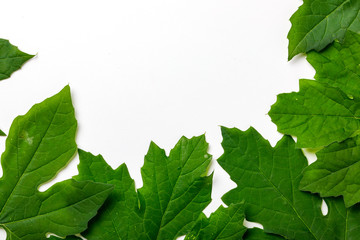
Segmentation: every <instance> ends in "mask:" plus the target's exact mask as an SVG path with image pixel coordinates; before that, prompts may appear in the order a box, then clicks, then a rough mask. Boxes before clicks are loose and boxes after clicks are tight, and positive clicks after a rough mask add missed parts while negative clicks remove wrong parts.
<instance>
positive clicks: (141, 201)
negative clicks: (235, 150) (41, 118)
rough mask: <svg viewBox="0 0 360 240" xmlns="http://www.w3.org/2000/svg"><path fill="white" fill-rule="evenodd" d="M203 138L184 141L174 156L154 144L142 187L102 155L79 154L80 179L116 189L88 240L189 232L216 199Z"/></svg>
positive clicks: (123, 168) (173, 235)
mask: <svg viewBox="0 0 360 240" xmlns="http://www.w3.org/2000/svg"><path fill="white" fill-rule="evenodd" d="M207 149H208V144H207V143H206V141H205V137H204V136H200V137H195V138H192V139H187V138H185V137H183V138H181V139H180V141H179V142H178V143H177V144H176V146H175V147H174V149H172V150H171V152H170V155H169V157H167V156H166V154H165V151H164V150H162V149H160V148H159V147H158V146H157V145H155V144H154V143H153V142H152V143H151V144H150V149H149V151H148V153H147V155H146V156H145V162H144V166H143V167H142V169H141V174H142V178H143V187H142V188H140V189H138V192H137V193H136V191H135V186H134V181H133V180H132V179H131V178H130V175H129V172H128V170H127V168H126V166H125V165H124V164H123V165H121V166H120V167H118V168H117V169H116V170H113V169H111V167H110V166H108V165H107V164H106V162H105V161H104V159H103V158H102V157H101V156H96V157H95V156H93V155H91V154H90V153H86V152H84V151H79V155H80V164H79V167H78V169H79V175H78V176H76V177H75V179H77V180H93V181H96V182H103V183H110V184H113V185H114V186H115V190H114V192H113V193H112V194H111V195H110V197H109V198H108V200H107V201H106V203H105V204H104V207H103V208H102V209H101V211H100V213H99V214H98V215H97V216H96V218H94V220H93V221H91V223H90V224H89V228H88V230H87V231H86V232H85V233H84V234H83V235H84V236H85V237H86V238H87V239H89V240H94V239H107V240H111V239H114V240H117V239H122V240H126V239H134V240H135V239H166V240H170V239H176V238H177V237H179V236H181V235H185V234H187V233H188V231H190V229H191V228H192V226H193V225H194V223H195V221H196V220H197V219H198V217H199V215H200V214H201V212H202V210H203V209H204V208H205V207H206V206H207V205H208V204H209V202H210V199H211V196H210V195H211V182H212V176H208V177H206V173H207V168H208V166H209V163H210V160H211V156H210V155H209V154H208V153H207Z"/></svg>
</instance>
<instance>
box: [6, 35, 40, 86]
mask: <svg viewBox="0 0 360 240" xmlns="http://www.w3.org/2000/svg"><path fill="white" fill-rule="evenodd" d="M33 57H34V55H29V54H27V53H24V52H22V51H20V50H19V49H18V48H17V47H16V46H13V45H11V43H10V42H9V41H8V40H5V39H0V80H4V79H6V78H9V77H10V76H11V74H12V73H13V72H15V71H16V70H18V69H20V68H21V66H22V65H23V64H24V63H25V62H26V61H28V60H29V59H31V58H33Z"/></svg>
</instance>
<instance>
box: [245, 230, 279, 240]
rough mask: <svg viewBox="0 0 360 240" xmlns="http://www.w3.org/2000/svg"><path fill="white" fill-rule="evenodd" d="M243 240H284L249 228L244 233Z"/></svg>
mask: <svg viewBox="0 0 360 240" xmlns="http://www.w3.org/2000/svg"><path fill="white" fill-rule="evenodd" d="M243 239H245V240H284V238H283V237H281V236H279V235H275V234H268V233H265V232H264V231H263V230H262V229H259V228H250V229H248V230H247V231H246V233H245V236H244V238H243Z"/></svg>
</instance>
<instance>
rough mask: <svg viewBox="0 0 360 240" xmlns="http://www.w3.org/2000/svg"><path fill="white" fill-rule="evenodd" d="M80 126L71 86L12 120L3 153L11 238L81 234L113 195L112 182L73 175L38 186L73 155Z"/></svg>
mask: <svg viewBox="0 0 360 240" xmlns="http://www.w3.org/2000/svg"><path fill="white" fill-rule="evenodd" d="M76 125H77V123H76V120H75V116H74V109H73V106H72V102H71V97H70V88H69V87H68V86H67V87H65V88H64V89H63V90H62V91H61V92H59V93H58V94H57V95H55V96H53V97H51V98H48V99H46V100H45V101H44V102H42V103H40V104H36V105H35V106H33V107H32V108H31V109H30V111H29V112H28V113H27V114H25V115H24V116H19V117H17V118H16V119H15V120H14V122H13V124H12V125H11V128H10V131H9V136H8V137H7V139H6V149H5V152H4V153H3V154H2V156H1V165H2V168H3V172H4V173H3V177H2V178H1V179H0V226H2V227H3V228H4V229H5V230H6V232H7V239H9V240H10V239H21V240H33V239H37V240H39V239H40V240H41V239H46V233H54V234H56V235H58V236H66V235H71V234H76V233H79V232H81V231H83V230H85V228H86V225H87V222H88V220H89V219H90V218H92V217H93V216H94V215H95V214H96V212H97V210H98V208H99V207H100V206H101V205H102V203H103V202H104V201H105V199H106V197H107V196H108V195H109V193H110V191H111V190H112V187H111V186H109V185H106V184H100V183H94V182H77V181H75V180H67V181H64V182H60V183H57V184H55V185H54V186H52V187H51V188H50V189H48V190H47V191H45V192H39V191H38V187H39V186H40V185H41V184H42V183H44V182H46V181H49V180H50V179H52V178H53V177H54V176H55V175H56V173H57V172H58V171H59V170H60V169H61V168H63V167H64V166H65V165H66V164H67V163H68V162H69V160H70V159H71V158H72V156H73V155H74V153H75V151H76V144H75V132H76Z"/></svg>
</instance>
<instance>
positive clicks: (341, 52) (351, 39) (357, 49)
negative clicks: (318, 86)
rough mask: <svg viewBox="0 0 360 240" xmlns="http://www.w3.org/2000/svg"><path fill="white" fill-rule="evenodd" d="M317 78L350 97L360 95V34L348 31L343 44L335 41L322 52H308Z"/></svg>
mask: <svg viewBox="0 0 360 240" xmlns="http://www.w3.org/2000/svg"><path fill="white" fill-rule="evenodd" d="M307 60H308V61H309V62H310V64H311V65H312V66H313V67H314V68H315V70H316V75H315V79H316V80H317V81H319V82H322V83H326V84H329V85H330V86H333V87H338V88H340V89H341V90H342V91H343V92H344V93H346V94H348V95H349V97H353V96H355V97H357V98H359V97H360V66H359V64H360V35H359V34H357V33H354V32H351V31H348V32H347V33H346V36H345V40H344V42H343V43H342V44H340V43H339V42H334V43H333V44H332V45H331V46H329V47H328V48H326V49H325V50H324V51H321V52H320V53H318V52H315V51H312V52H309V53H308V56H307Z"/></svg>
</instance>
